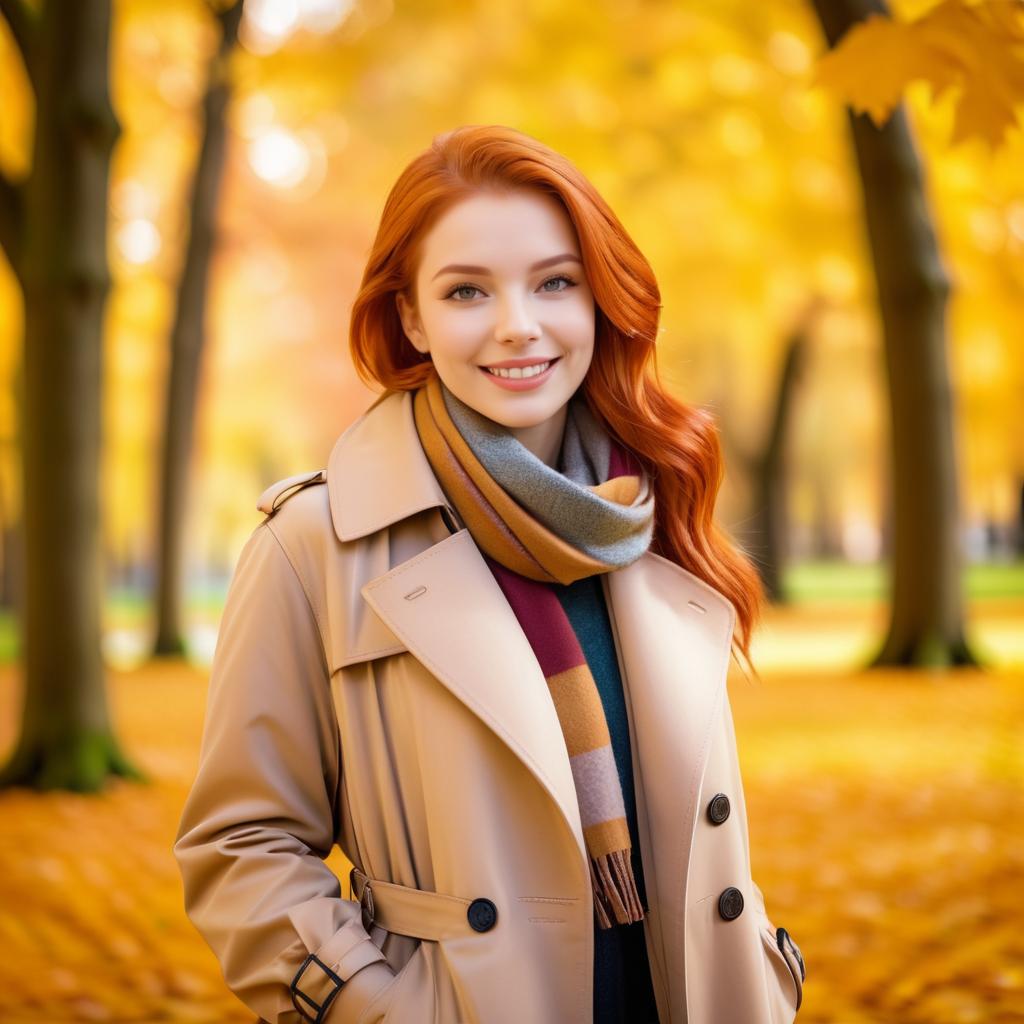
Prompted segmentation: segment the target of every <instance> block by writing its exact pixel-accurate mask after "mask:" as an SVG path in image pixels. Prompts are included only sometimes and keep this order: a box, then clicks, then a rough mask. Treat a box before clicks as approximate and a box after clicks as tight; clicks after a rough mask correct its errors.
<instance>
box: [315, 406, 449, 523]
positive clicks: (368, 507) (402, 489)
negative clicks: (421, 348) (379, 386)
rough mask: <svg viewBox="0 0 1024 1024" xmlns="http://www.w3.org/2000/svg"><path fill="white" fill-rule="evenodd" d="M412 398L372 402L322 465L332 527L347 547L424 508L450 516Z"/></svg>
mask: <svg viewBox="0 0 1024 1024" xmlns="http://www.w3.org/2000/svg"><path fill="white" fill-rule="evenodd" d="M412 401H413V392H411V391H392V392H387V393H385V394H384V395H383V396H381V397H380V398H378V399H377V401H376V402H374V403H373V405H371V406H370V408H369V409H367V410H366V412H364V413H363V414H362V416H360V417H359V418H358V419H357V420H356V421H355V422H354V423H353V424H352V425H351V426H350V427H349V428H348V429H347V430H346V431H345V432H344V433H343V434H342V435H341V436H340V437H339V438H338V440H337V441H336V442H335V443H334V447H333V449H332V450H331V454H330V458H329V459H328V462H327V491H328V494H329V496H330V504H331V521H332V522H333V524H334V532H335V533H336V534H337V535H338V539H339V540H343V541H349V540H355V539H356V538H358V537H363V536H366V534H369V533H373V532H374V531H376V530H380V529H383V528H384V527H385V526H390V525H391V524H392V523H396V522H398V520H400V519H405V518H407V517H408V516H411V515H414V514H415V513H417V512H422V511H423V510H424V509H427V508H435V507H443V508H446V509H447V510H448V511H449V512H450V513H451V515H452V516H453V517H455V512H454V510H453V509H452V507H451V504H450V503H449V501H448V499H447V498H446V497H445V494H444V491H443V490H442V489H441V485H440V484H439V483H438V482H437V477H436V476H435V475H434V471H433V469H432V468H431V465H430V462H429V461H428V459H427V456H426V454H425V453H424V451H423V446H422V445H421V444H420V439H419V433H418V432H417V430H416V421H415V418H414V416H413V407H412Z"/></svg>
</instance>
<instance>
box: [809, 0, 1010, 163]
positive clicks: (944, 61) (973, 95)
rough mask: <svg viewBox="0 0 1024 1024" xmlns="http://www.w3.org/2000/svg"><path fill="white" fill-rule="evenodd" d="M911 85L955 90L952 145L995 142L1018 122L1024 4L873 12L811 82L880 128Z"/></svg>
mask: <svg viewBox="0 0 1024 1024" xmlns="http://www.w3.org/2000/svg"><path fill="white" fill-rule="evenodd" d="M915 80H923V81H926V82H928V83H929V84H930V85H931V87H932V95H933V96H934V97H936V98H938V97H939V96H941V95H942V94H943V93H944V92H945V91H946V90H947V89H949V88H956V89H957V90H959V97H958V99H957V101H956V102H957V107H956V121H955V125H954V129H953V142H954V143H957V142H960V141H962V140H964V139H968V138H980V139H983V140H984V141H985V142H987V143H989V144H991V145H997V144H998V143H1000V141H1001V140H1002V139H1003V137H1004V135H1005V134H1006V133H1007V132H1008V131H1009V130H1010V129H1011V128H1013V127H1015V126H1020V125H1021V124H1024V121H1022V120H1021V118H1020V108H1021V106H1022V105H1024V4H1022V3H1020V2H1019V0H984V2H982V3H976V4H968V3H966V0H943V2H942V3H940V4H938V5H937V6H935V7H933V8H932V9H931V10H930V11H928V12H927V13H926V14H924V15H922V16H921V17H920V18H918V19H916V20H915V21H912V22H898V21H894V20H892V19H890V18H887V17H884V16H882V15H879V14H873V15H871V16H870V17H869V18H867V19H865V20H864V21H863V22H860V23H858V24H857V25H855V26H853V28H851V29H850V30H849V31H848V32H847V33H846V35H845V36H843V38H842V39H841V40H840V41H839V43H838V44H837V45H836V46H835V48H834V49H833V50H832V51H831V52H829V53H827V54H825V55H824V56H823V57H822V58H821V59H820V60H819V62H818V64H817V67H816V69H815V73H814V78H813V84H815V85H820V86H822V87H824V88H826V89H828V90H829V91H830V92H832V93H833V94H834V95H835V96H837V97H838V98H839V99H841V100H842V101H844V102H846V103H848V104H849V105H850V106H851V107H852V108H853V109H854V110H856V111H857V112H864V111H866V112H867V113H868V114H869V115H870V116H871V118H872V120H873V121H874V122H875V124H876V125H881V124H883V123H884V122H885V121H886V120H887V119H888V117H889V115H890V114H891V113H892V110H893V108H894V107H895V106H896V104H897V103H898V102H899V101H900V98H901V96H902V94H903V92H904V90H905V88H906V86H907V85H908V84H909V83H910V82H912V81H915Z"/></svg>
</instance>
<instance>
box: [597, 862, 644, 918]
mask: <svg viewBox="0 0 1024 1024" xmlns="http://www.w3.org/2000/svg"><path fill="white" fill-rule="evenodd" d="M629 852H630V851H629V850H613V851H612V852H611V853H606V854H602V856H600V857H588V858H587V859H588V861H589V862H590V880H591V882H592V883H593V885H594V908H595V910H596V911H597V924H598V927H600V928H611V927H612V926H613V925H616V924H633V923H634V922H636V921H642V920H643V918H644V908H643V906H641V904H640V894H639V893H638V892H637V888H636V879H635V878H634V877H633V867H632V864H631V863H630V861H629ZM613 918H614V920H613Z"/></svg>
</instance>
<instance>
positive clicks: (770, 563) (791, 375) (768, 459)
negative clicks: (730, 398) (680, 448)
mask: <svg viewBox="0 0 1024 1024" xmlns="http://www.w3.org/2000/svg"><path fill="white" fill-rule="evenodd" d="M807 323H808V319H807V318H806V317H805V318H804V320H803V322H802V323H801V324H799V325H798V326H797V327H796V328H795V330H794V331H793V333H792V335H791V336H790V338H789V341H788V344H787V346H786V352H785V356H784V359H783V364H782V373H781V375H780V377H779V383H778V390H777V392H776V395H775V407H774V410H773V414H772V421H771V423H770V424H769V427H768V436H767V438H766V439H765V444H764V447H763V448H762V449H761V451H760V452H758V453H757V455H756V457H755V458H754V459H753V460H751V468H752V471H753V474H754V511H753V514H752V515H751V517H750V519H751V523H750V535H751V538H752V539H751V541H750V542H749V543H748V544H747V549H748V554H750V556H751V557H752V558H753V560H754V563H755V564H756V565H757V567H758V570H759V572H760V574H761V579H762V581H763V583H764V588H765V593H766V594H767V596H768V598H769V599H770V600H771V601H773V602H776V603H783V602H784V600H785V594H784V591H783V587H782V570H783V567H784V566H785V564H786V556H787V545H786V534H787V532H788V529H789V514H788V506H787V502H786V494H787V491H788V487H787V483H788V476H789V473H788V466H787V462H788V459H787V443H786V442H787V438H788V437H789V434H790V429H789V424H790V421H791V419H792V411H793V401H794V399H795V397H796V394H797V384H798V382H799V378H800V372H801V368H802V365H803V362H804V359H805V352H806V346H807V338H806V332H807Z"/></svg>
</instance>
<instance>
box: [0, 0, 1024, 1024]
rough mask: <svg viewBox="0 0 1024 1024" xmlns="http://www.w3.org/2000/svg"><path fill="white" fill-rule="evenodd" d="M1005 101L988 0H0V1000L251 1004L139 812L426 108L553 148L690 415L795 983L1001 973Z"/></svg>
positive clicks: (1012, 371) (934, 999)
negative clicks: (750, 613)
mask: <svg viewBox="0 0 1024 1024" xmlns="http://www.w3.org/2000/svg"><path fill="white" fill-rule="evenodd" d="M1022 114H1024V4H1022V3H1020V2H1019V0H981V2H975V3H968V2H967V0H942V2H939V3H935V2H931V0H929V2H923V0H915V2H910V0H903V2H899V3H894V4H893V5H892V6H891V8H889V7H886V6H884V5H883V4H882V3H881V2H878V3H875V2H868V0H764V2H762V3H758V4H750V3H742V2H739V0H716V2H715V3H713V4H709V3H684V2H672V3H668V2H653V0H616V2H615V3H607V2H603V0H598V2H596V3H588V4H579V3H552V2H550V0H514V2H513V0H464V2H455V0H415V2H413V0H405V2H403V0H395V2H393V3H392V2H390V0H365V2H360V0H349V2H346V0H244V3H243V2H240V0H239V2H235V0H224V2H212V0H211V2H205V0H114V2H110V0H78V2H75V0H0V755H2V760H0V820H2V821H3V828H2V830H0V949H2V950H3V952H4V956H3V958H2V961H0V1020H3V1021H4V1022H9V1024H14V1022H21V1021H26V1022H27V1021H30V1020H31V1021H46V1022H53V1024H57V1022H63V1021H118V1022H120V1021H124V1022H128V1021H139V1022H143V1021H191V1022H203V1021H210V1022H213V1021H217V1022H221V1024H224V1022H227V1021H247V1020H251V1019H252V1014H251V1013H249V1012H248V1011H247V1010H246V1008H245V1007H244V1006H243V1005H242V1004H241V1003H240V1002H238V1000H237V999H235V998H234V997H233V996H232V995H231V993H230V992H228V990H227V989H226V988H225V986H224V984H223V980H222V978H221V975H220V971H219V966H218V964H217V962H216V960H215V959H214V957H213V955H212V953H211V952H210V951H209V949H208V948H207V947H206V946H205V945H204V943H203V941H202V939H201V938H200V936H199V935H198V933H197V932H196V931H195V930H194V929H193V928H192V927H191V925H190V924H189V922H188V921H187V919H186V918H185V916H184V913H183V910H182V897H181V891H180V882H179V877H178V874H177V869H176V866H175V863H174V861H173V858H172V854H171V846H172V844H173V840H174V832H175V828H176V826H177V821H178V814H179V812H180V808H181V805H182V802H183V800H184V797H185V793H186V791H187V788H188V786H189V784H190V782H191V779H192V776H193V774H194V771H195V767H196V754H197V751H198V743H199V736H200V730H201V728H202V718H203V712H204V703H205V697H206V684H207V674H208V668H209V663H210V659H211V656H212V653H213V649H214V645H215V642H216V635H217V625H218V621H219V617H220V611H221V607H222V605H223V600H224V595H225V592H226V588H227V585H228V582H229V580H230V576H231V572H232V569H233V566H234V563H235V559H236V558H237V555H238V552H239V550H240V548H241V546H242V544H243V543H244V542H245V540H246V538H247V537H248V535H249V533H250V532H251V531H252V530H253V529H254V528H255V526H256V525H257V524H258V523H259V522H260V520H261V518H262V516H261V514H260V513H258V512H257V511H256V507H255V506H256V500H257V498H258V497H259V495H260V493H261V492H262V491H263V489H264V488H265V487H267V486H268V485H269V484H270V483H272V482H274V481H275V480H277V479H279V478H281V477H285V476H290V475H292V474H294V473H299V472H304V471H307V470H315V469H318V468H320V467H322V466H324V465H326V459H327V455H328V453H329V451H330V448H331V446H332V444H333V442H334V440H335V439H336V437H337V436H338V434H339V433H341V431H342V430H344V429H345V427H347V426H348V425H349V424H350V423H351V422H352V421H353V420H354V419H355V418H356V417H357V416H358V415H359V414H361V413H362V412H363V411H364V410H365V408H366V407H367V406H368V405H369V404H370V402H371V401H372V400H373V398H374V397H375V396H374V394H373V393H372V392H370V391H368V390H367V389H366V388H365V387H364V386H363V385H362V384H361V383H360V382H359V381H358V379H357V378H356V376H355V373H354V371H353V368H352V366H351V364H350V362H349V359H348V348H347V345H348V340H347V339H348V311H349V306H350V303H351V300H352V298H353V296H354V294H355V291H356V288H357V287H358V284H359V280H360V277H361V274H362V269H363V263H364V261H365V258H366V255H367V253H368V251H369V246H370V243H371V240H372V237H373V234H374V232H375V229H376V224H377V219H378V217H379V214H380V211H381V208H382V206H383V201H384V198H385V196H386V194H387V191H388V190H389V188H390V186H391V184H392V182H393V181H394V179H395V177H396V176H397V175H398V173H399V172H400V171H401V169H402V168H403V167H404V166H405V164H406V163H407V162H408V161H409V160H410V159H412V158H413V157H414V156H415V155H416V154H418V153H419V152H420V151H421V150H422V149H424V148H425V147H426V146H427V145H428V144H429V142H430V139H431V137H432V136H433V135H434V134H435V133H437V132H440V131H444V130H446V129H448V128H451V127H454V126H456V125H459V124H466V123H478V124H507V125H510V126H513V127H516V128H518V129H521V130H523V131H526V132H528V133H529V134H531V135H534V136H536V137H537V138H539V139H541V140H542V141H544V142H546V143H547V144H549V145H551V146H553V147H554V148H555V149H558V150H560V151H561V152H563V153H565V154H566V155H567V156H568V157H569V158H570V159H572V160H573V161H574V162H575V163H577V164H578V165H579V167H580V168H581V169H582V170H583V172H584V173H585V174H586V175H587V176H588V177H589V178H590V179H591V180H592V181H593V183H594V184H595V186H596V187H597V188H598V190H599V191H600V192H601V193H602V194H603V195H604V197H605V198H606V199H607V200H608V202H609V203H610V204H611V206H612V207H613V208H614V209H615V211H616V213H617V214H618V216H619V217H620V219H621V220H622V222H623V223H624V224H625V226H626V228H627V230H628V231H629V232H630V234H631V235H632V236H633V238H634V239H635V240H636V242H637V244H638V245H639V246H640V248H641V249H642V250H643V252H644V253H645V254H646V256H647V257H648V259H649V260H650V262H651V263H652V265H653V267H654V269H655V272H656V274H657V275H658V279H659V283H660V287H661V291H662V298H663V304H664V306H663V316H662V321H661V335H660V340H659V346H658V349H659V351H658V370H659V373H660V375H661V377H662V379H663V380H664V381H665V382H666V383H668V384H670V385H671V387H672V388H673V390H674V391H675V393H676V394H678V395H679V396H680V397H681V398H683V399H684V400H686V401H688V402H691V403H694V404H698V405H701V406H703V407H705V408H708V409H710V410H712V411H713V412H714V413H715V415H716V417H717V420H718V423H719V427H720V430H721V436H722V442H723V446H724V450H725V458H726V475H725V479H724V482H723V486H722V490H721V493H720V498H719V503H718V506H717V515H718V519H719V520H720V522H721V523H722V524H723V526H725V527H726V528H727V529H728V531H729V532H730V534H731V535H732V536H733V538H734V539H735V540H736V542H737V543H739V544H740V545H742V546H743V548H744V549H745V550H746V551H747V552H748V553H749V554H750V555H751V557H752V558H754V559H755V560H756V563H757V565H758V566H759V568H760V570H761V572H762V574H763V576H764V579H765V583H766V586H767V587H768V591H769V593H770V595H771V598H772V603H771V606H770V608H769V610H768V613H767V615H766V620H765V622H764V625H763V626H762V628H761V629H760V631H759V633H758V634H757V637H756V639H755V643H754V648H753V654H754V662H755V665H756V666H757V667H758V669H759V670H760V672H761V674H762V679H761V680H760V681H756V680H752V679H751V680H748V679H747V678H746V677H745V676H743V675H742V674H740V673H737V672H734V673H733V674H732V675H730V680H729V689H730V695H731V700H732V703H733V708H734V712H735V716H736V726H737V733H738V743H739V752H740V759H741V763H742V767H743V772H744V780H745V786H746V791H747V806H748V814H749V819H750V834H751V855H752V860H753V874H754V877H755V879H756V880H757V881H758V883H759V885H760V887H761V888H762V890H763V891H764V893H765V899H766V903H767V908H768V912H769V916H770V917H771V918H772V919H773V921H774V922H775V923H776V924H782V925H784V926H785V927H786V928H787V929H788V930H789V931H790V932H791V933H792V934H793V936H794V938H795V939H796V941H797V942H798V943H799V944H800V947H801V950H802V952H803V955H804V959H805V962H806V966H807V979H806V982H805V988H804V1003H803V1006H802V1008H801V1010H800V1013H799V1018H798V1019H800V1020H802V1021H804V1022H807V1024H810V1022H822V1024H824V1022H837V1024H861V1022H865V1024H866V1022H886V1024H889V1022H927V1024H941V1022H1000V1024H1001V1022H1010V1021H1022V1020H1024V933H1022V932H1021V929H1020V910H1021V907H1022V906H1024V795H1022V791H1024V692H1022V683H1024V430H1022V429H1021V425H1020V420H1021V415H1022V412H1024V406H1022V401H1021V399H1022V396H1024V344H1022V323H1024V318H1022V313H1024V131H1022V129H1024V116H1022ZM329 863H330V864H331V865H332V867H334V868H335V869H336V871H337V872H338V874H339V877H341V879H342V888H343V894H344V895H347V894H348V893H347V871H348V866H349V865H348V863H347V862H346V861H345V858H344V856H343V855H342V854H341V852H340V851H339V850H337V849H336V850H335V851H334V853H333V854H332V856H331V859H330V861H329ZM723 1024H739V1022H723Z"/></svg>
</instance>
